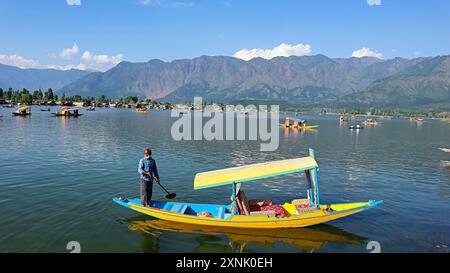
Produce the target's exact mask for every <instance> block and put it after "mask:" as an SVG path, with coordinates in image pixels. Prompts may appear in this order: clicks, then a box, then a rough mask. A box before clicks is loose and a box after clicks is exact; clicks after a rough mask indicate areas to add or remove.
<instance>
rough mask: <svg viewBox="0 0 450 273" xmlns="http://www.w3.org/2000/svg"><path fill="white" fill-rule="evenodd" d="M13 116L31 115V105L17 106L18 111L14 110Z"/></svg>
mask: <svg viewBox="0 0 450 273" xmlns="http://www.w3.org/2000/svg"><path fill="white" fill-rule="evenodd" d="M12 114H13V116H23V117H24V116H30V115H31V107H30V106H22V107H19V108H17V110H16V111H14V112H13V113H12Z"/></svg>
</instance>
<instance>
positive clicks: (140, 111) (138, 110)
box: [134, 107, 148, 113]
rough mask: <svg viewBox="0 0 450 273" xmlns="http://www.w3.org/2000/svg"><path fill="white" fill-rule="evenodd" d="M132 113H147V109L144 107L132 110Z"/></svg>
mask: <svg viewBox="0 0 450 273" xmlns="http://www.w3.org/2000/svg"><path fill="white" fill-rule="evenodd" d="M134 112H136V113H147V112H148V109H147V108H146V107H144V108H136V109H135V110H134Z"/></svg>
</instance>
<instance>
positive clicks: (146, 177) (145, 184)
mask: <svg viewBox="0 0 450 273" xmlns="http://www.w3.org/2000/svg"><path fill="white" fill-rule="evenodd" d="M144 156H145V157H144V158H142V159H141V160H140V161H139V167H138V172H139V174H140V175H141V192H140V194H141V201H142V205H143V206H145V207H149V206H150V200H151V199H152V192H153V179H154V178H156V179H155V180H156V183H158V184H159V174H158V169H157V168H156V162H155V160H154V159H153V158H152V150H151V149H150V148H145V150H144Z"/></svg>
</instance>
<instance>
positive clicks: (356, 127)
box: [348, 124, 364, 130]
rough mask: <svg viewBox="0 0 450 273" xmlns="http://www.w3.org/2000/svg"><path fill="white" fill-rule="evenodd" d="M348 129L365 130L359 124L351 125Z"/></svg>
mask: <svg viewBox="0 0 450 273" xmlns="http://www.w3.org/2000/svg"><path fill="white" fill-rule="evenodd" d="M348 129H350V130H360V129H364V126H361V125H359V124H356V125H350V126H349V127H348Z"/></svg>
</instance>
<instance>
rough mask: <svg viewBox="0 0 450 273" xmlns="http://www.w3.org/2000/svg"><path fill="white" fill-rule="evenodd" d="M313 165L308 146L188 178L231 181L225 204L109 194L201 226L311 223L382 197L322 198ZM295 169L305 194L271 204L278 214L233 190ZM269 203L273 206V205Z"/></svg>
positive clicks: (202, 185)
mask: <svg viewBox="0 0 450 273" xmlns="http://www.w3.org/2000/svg"><path fill="white" fill-rule="evenodd" d="M318 167H319V166H318V164H317V162H316V160H315V157H314V151H313V150H312V149H310V155H309V156H307V157H304V158H295V159H287V160H281V161H273V162H266V163H259V164H252V165H247V166H241V167H234V168H229V169H223V170H217V171H210V172H204V173H198V174H197V175H196V176H195V180H194V189H195V190H199V189H207V188H214V187H220V186H231V193H232V194H231V196H232V198H231V199H232V200H233V201H232V203H231V204H226V205H215V204H194V203H181V202H166V201H151V202H150V206H147V207H145V206H142V203H141V201H140V200H139V199H127V198H117V197H113V201H114V202H116V203H117V204H119V205H122V206H124V207H126V208H129V209H132V210H134V211H137V212H140V213H143V214H146V215H150V216H153V217H155V218H158V219H161V220H167V221H173V222H179V223H185V224H195V225H203V226H218V227H228V228H253V229H274V228H296V227H307V226H312V225H317V224H320V223H325V222H328V221H331V220H335V219H339V218H342V217H345V216H349V215H352V214H355V213H358V212H362V211H364V210H367V209H370V208H373V207H375V206H377V205H379V204H381V203H382V202H383V201H375V200H369V201H367V202H357V203H342V204H322V203H321V202H320V197H319V180H318V175H317V170H318ZM296 172H304V173H305V175H306V181H307V194H306V196H307V198H304V199H294V200H292V201H288V202H290V203H285V204H284V205H283V206H282V207H281V206H277V208H280V207H281V208H282V209H283V210H284V208H286V210H285V211H284V212H283V213H282V216H281V217H280V214H274V213H272V212H273V211H271V210H270V209H269V210H264V209H263V208H264V207H260V208H259V209H258V208H256V209H255V206H253V207H251V206H250V203H253V204H255V203H258V200H247V199H246V197H245V194H243V191H240V190H239V188H240V185H241V184H242V183H248V182H249V181H254V180H259V179H264V178H270V177H274V176H279V175H285V174H291V173H296ZM252 201H253V202H252ZM255 201H256V202H255ZM266 201H267V200H265V201H264V202H266ZM297 201H302V202H301V203H302V204H301V205H298V206H294V204H297V203H298V202H297ZM270 203H271V201H270ZM270 207H273V205H272V206H270ZM287 208H289V209H287ZM277 213H278V212H277Z"/></svg>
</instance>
